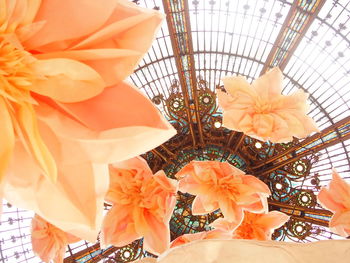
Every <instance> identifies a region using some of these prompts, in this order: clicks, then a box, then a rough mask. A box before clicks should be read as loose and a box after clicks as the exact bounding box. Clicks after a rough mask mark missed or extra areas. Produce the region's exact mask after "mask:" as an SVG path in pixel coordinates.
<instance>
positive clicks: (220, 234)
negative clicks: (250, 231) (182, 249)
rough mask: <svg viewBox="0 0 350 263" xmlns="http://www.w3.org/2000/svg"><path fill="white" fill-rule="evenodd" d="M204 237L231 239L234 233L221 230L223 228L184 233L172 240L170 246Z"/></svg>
mask: <svg viewBox="0 0 350 263" xmlns="http://www.w3.org/2000/svg"><path fill="white" fill-rule="evenodd" d="M203 239H220V240H229V239H232V234H231V233H229V232H227V231H221V230H210V231H203V232H198V233H194V234H184V235H182V236H179V237H177V238H176V239H174V240H173V241H172V242H171V245H170V247H177V246H181V245H183V244H187V243H190V242H193V241H196V240H203Z"/></svg>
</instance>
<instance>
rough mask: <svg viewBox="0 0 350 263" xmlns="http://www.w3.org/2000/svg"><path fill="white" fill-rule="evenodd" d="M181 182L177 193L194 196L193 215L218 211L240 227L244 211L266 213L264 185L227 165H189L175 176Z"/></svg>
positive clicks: (210, 163)
mask: <svg viewBox="0 0 350 263" xmlns="http://www.w3.org/2000/svg"><path fill="white" fill-rule="evenodd" d="M176 176H177V178H182V179H181V180H180V183H179V190H180V191H182V192H188V193H190V194H192V195H196V197H195V199H194V201H193V203H192V213H193V214H194V215H201V214H206V213H210V212H213V211H215V210H217V209H219V208H220V209H221V211H222V213H223V215H224V217H225V218H226V219H227V220H228V221H231V222H235V223H236V224H240V223H241V222H242V220H243V210H247V211H251V212H257V213H260V212H264V211H267V196H269V195H270V194H271V193H270V190H269V188H268V187H267V185H266V184H264V183H263V182H262V181H260V180H259V179H257V178H256V177H254V176H252V175H246V174H245V173H244V172H243V171H241V170H239V169H237V168H235V167H233V166H232V165H230V164H228V163H221V162H217V161H204V162H198V161H192V162H190V163H189V164H188V165H186V166H185V167H184V168H183V169H182V170H180V171H179V173H178V174H177V175H176Z"/></svg>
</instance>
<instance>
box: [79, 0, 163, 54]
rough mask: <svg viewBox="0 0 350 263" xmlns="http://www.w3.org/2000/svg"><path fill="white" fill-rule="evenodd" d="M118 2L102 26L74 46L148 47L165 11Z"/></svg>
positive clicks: (137, 49)
mask: <svg viewBox="0 0 350 263" xmlns="http://www.w3.org/2000/svg"><path fill="white" fill-rule="evenodd" d="M117 2H118V3H117V6H116V8H115V9H114V10H113V13H112V15H111V16H110V17H109V19H108V21H107V23H106V24H105V26H104V27H103V28H101V29H100V30H98V31H96V32H95V33H94V34H91V35H90V36H89V37H87V38H86V39H84V40H83V41H81V42H79V43H77V44H76V45H75V46H74V47H72V48H73V49H85V48H121V49H132V50H135V51H139V52H141V53H145V52H146V51H147V50H148V49H149V47H150V46H151V44H152V42H153V40H154V38H155V32H156V31H157V29H158V28H159V26H160V23H161V22H162V20H163V18H164V15H163V14H161V13H160V12H158V11H155V10H151V9H147V8H142V7H139V6H137V5H135V4H134V3H130V2H129V1H125V0H122V1H120V0H119V1H117ZM135 39H137V41H135Z"/></svg>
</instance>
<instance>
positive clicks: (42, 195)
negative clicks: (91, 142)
mask: <svg viewBox="0 0 350 263" xmlns="http://www.w3.org/2000/svg"><path fill="white" fill-rule="evenodd" d="M40 132H41V134H42V135H43V140H44V142H47V141H50V144H47V145H49V147H50V148H49V150H50V151H51V153H52V154H53V156H54V158H55V160H56V162H57V167H58V176H57V182H56V183H55V184H53V183H52V182H51V181H50V180H48V179H47V178H45V177H44V176H42V171H41V169H40V167H39V166H38V165H36V162H35V161H34V160H33V158H32V157H31V156H30V155H29V154H28V153H27V151H26V150H25V149H24V148H23V146H22V145H21V144H20V143H19V142H18V143H16V148H15V151H14V161H13V163H12V165H11V171H12V173H11V176H7V177H6V178H5V179H6V181H5V187H4V198H6V200H8V201H9V202H11V203H12V204H13V205H15V206H17V207H21V208H23V209H27V210H33V211H35V212H36V213H37V214H38V215H40V216H41V217H43V218H44V219H45V220H47V221H48V222H50V223H52V224H54V225H55V226H57V227H59V228H60V229H62V230H63V231H65V232H69V233H72V234H74V235H75V236H77V237H80V238H82V239H84V240H89V241H91V242H94V241H95V240H96V237H97V234H98V231H99V229H100V226H101V224H102V214H103V203H104V201H103V199H104V196H105V194H106V191H107V189H108V168H107V166H106V165H93V164H91V162H79V160H86V158H82V157H81V156H79V155H81V154H83V152H82V151H79V150H78V149H75V147H74V145H71V144H69V143H64V142H63V141H59V140H58V139H57V138H56V137H55V136H54V134H53V133H52V131H50V129H49V128H48V127H47V126H44V125H43V124H41V125H40ZM68 153H70V154H68ZM72 154H73V156H74V157H76V158H77V159H76V160H77V161H74V162H72V160H71V159H72V158H71V156H72ZM18 163H21V165H18ZM81 189H84V191H81ZM87 203H88V204H89V205H88V206H87V205H86V204H87Z"/></svg>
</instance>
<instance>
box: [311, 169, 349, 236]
mask: <svg viewBox="0 0 350 263" xmlns="http://www.w3.org/2000/svg"><path fill="white" fill-rule="evenodd" d="M317 198H318V202H319V203H320V204H321V205H322V206H323V207H324V208H326V209H329V210H330V211H332V212H333V213H334V214H333V217H332V219H331V221H330V222H329V227H330V229H331V231H333V232H334V233H336V234H338V235H341V236H343V237H347V236H350V184H349V183H347V182H346V181H345V180H344V179H342V178H341V177H340V175H339V174H338V173H337V171H336V170H335V169H333V178H332V180H331V181H330V183H329V186H328V188H322V189H321V191H320V193H319V194H318V196H317Z"/></svg>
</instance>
